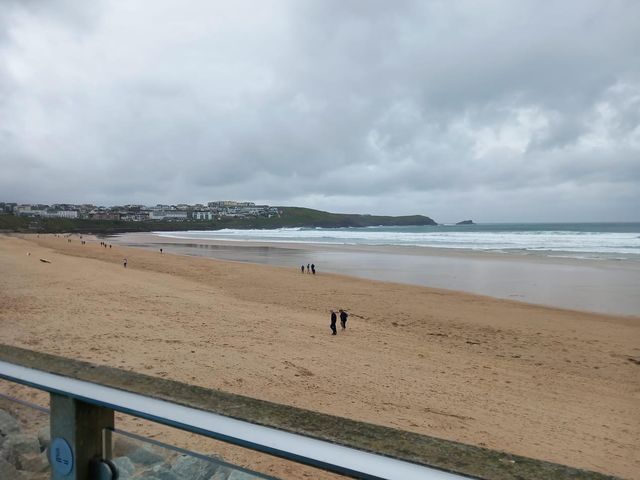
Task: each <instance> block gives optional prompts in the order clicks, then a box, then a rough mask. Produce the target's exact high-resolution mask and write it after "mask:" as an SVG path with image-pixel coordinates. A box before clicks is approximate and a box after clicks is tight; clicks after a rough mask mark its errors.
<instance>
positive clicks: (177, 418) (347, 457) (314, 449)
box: [0, 361, 472, 480]
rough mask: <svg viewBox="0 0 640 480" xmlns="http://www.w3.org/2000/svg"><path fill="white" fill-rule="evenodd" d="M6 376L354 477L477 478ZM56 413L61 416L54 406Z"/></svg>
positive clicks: (45, 379)
mask: <svg viewBox="0 0 640 480" xmlns="http://www.w3.org/2000/svg"><path fill="white" fill-rule="evenodd" d="M0 377H1V378H4V379H5V380H10V381H12V382H16V383H20V384H23V385H27V386H29V387H32V388H36V389H39V390H44V391H46V392H49V393H52V394H55V395H59V396H63V397H66V398H70V399H74V400H76V401H79V402H82V404H87V405H93V406H96V407H99V408H102V409H106V410H111V411H117V412H122V413H126V414H130V415H134V416H136V417H140V418H144V419H147V420H151V421H153V422H156V423H160V424H164V425H169V426H172V427H176V428H178V429H181V430H185V431H187V432H192V433H197V434H199V435H203V436H206V437H209V438H213V439H216V440H221V441H224V442H227V443H230V444H234V445H239V446H241V447H245V448H248V449H251V450H255V451H259V452H263V453H267V454H270V455H273V456H276V457H280V458H284V459H286V460H291V461H294V462H297V463H301V464H305V465H310V466H313V467H316V468H320V469H322V470H326V471H329V472H334V473H338V474H341V475H345V476H348V477H353V478H363V479H397V480H454V479H464V478H472V477H467V476H461V475H457V474H454V473H449V472H445V471H442V470H439V469H436V468H430V467H426V466H423V465H418V464H415V463H411V462H406V461H402V460H398V459H395V458H390V457H386V456H382V455H376V454H373V453H370V452H365V451H362V450H357V449H354V448H350V447H346V446H342V445H337V444H334V443H330V442H326V441H322V440H318V439H315V438H310V437H306V436H303V435H299V434H296V433H291V432H287V431H283V430H278V429H275V428H270V427H265V426H262V425H256V424H253V423H250V422H246V421H242V420H238V419H234V418H230V417H227V416H223V415H219V414H216V413H212V412H207V411H204V410H199V409H196V408H192V407H188V406H184V405H179V404H176V403H171V402H167V401H165V400H160V399H157V398H153V397H149V396H145V395H140V394H137V393H132V392H127V391H123V390H119V389H116V388H112V387H108V386H104V385H99V384H95V383H91V382H87V381H83V380H78V379H74V378H69V377H64V376H61V375H56V374H52V373H48V372H44V371H41V370H36V369H33V368H27V367H24V366H21V365H15V364H12V363H8V362H5V361H0ZM51 415H52V417H55V416H56V415H57V412H55V409H54V408H52V409H51ZM52 438H54V434H53V433H52ZM81 441H82V439H80V438H76V439H75V442H81ZM67 475H70V474H67ZM63 477H64V475H62V476H61V478H63ZM54 478H56V477H55V473H54Z"/></svg>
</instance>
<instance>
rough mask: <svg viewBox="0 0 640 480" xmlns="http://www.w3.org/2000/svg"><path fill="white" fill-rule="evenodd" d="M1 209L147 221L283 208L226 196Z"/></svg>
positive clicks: (1, 205)
mask: <svg viewBox="0 0 640 480" xmlns="http://www.w3.org/2000/svg"><path fill="white" fill-rule="evenodd" d="M0 213H4V214H10V215H11V214H12V215H15V216H18V217H31V218H68V219H80V220H119V221H128V222H144V221H147V220H162V221H175V222H180V221H194V220H195V221H207V220H209V221H213V220H222V219H224V218H234V217H235V218H256V217H265V218H271V217H278V216H280V214H281V212H280V211H279V210H278V208H276V207H271V206H269V205H256V204H255V203H252V202H235V201H231V200H223V201H217V202H209V203H207V204H206V205H204V204H200V203H197V204H195V205H189V204H185V203H181V204H178V205H160V204H158V205H155V206H153V207H149V206H145V205H122V206H113V207H101V206H95V205H91V204H82V205H74V204H68V203H56V204H53V205H43V204H18V203H5V202H0Z"/></svg>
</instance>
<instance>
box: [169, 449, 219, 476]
mask: <svg viewBox="0 0 640 480" xmlns="http://www.w3.org/2000/svg"><path fill="white" fill-rule="evenodd" d="M217 469H218V464H216V463H213V462H209V461H207V460H202V459H200V458H196V457H190V456H187V455H180V456H179V457H177V458H176V459H175V460H174V461H173V464H172V466H171V472H172V473H175V474H176V476H177V477H178V478H188V479H190V480H210V478H211V477H212V476H213V475H214V474H215V473H216V470H217Z"/></svg>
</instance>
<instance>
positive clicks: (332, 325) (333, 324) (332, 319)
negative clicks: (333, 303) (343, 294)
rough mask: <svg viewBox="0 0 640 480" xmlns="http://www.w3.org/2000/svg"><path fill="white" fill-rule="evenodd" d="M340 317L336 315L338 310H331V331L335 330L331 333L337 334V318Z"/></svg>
mask: <svg viewBox="0 0 640 480" xmlns="http://www.w3.org/2000/svg"><path fill="white" fill-rule="evenodd" d="M337 319H338V317H337V316H336V312H334V311H333V310H331V331H332V332H333V333H332V334H331V335H337V334H338V329H337V328H336V320H337Z"/></svg>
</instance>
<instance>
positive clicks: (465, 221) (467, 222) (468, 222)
mask: <svg viewBox="0 0 640 480" xmlns="http://www.w3.org/2000/svg"><path fill="white" fill-rule="evenodd" d="M456 225H475V223H473V220H463V221H461V222H458V223H456Z"/></svg>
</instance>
